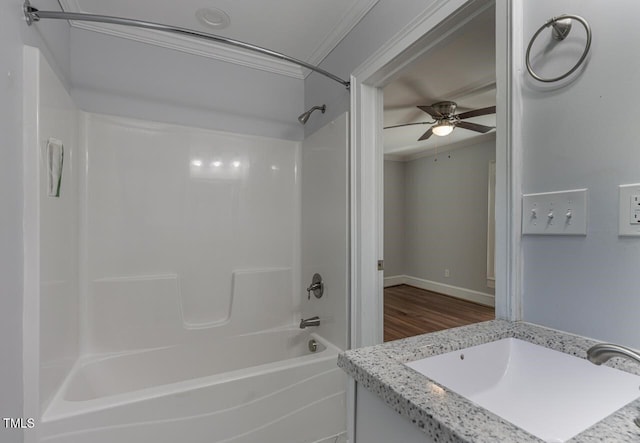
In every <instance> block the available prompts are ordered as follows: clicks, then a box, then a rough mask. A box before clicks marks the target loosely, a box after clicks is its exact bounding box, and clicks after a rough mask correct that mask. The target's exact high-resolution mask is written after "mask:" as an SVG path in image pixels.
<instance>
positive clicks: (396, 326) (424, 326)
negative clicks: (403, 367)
mask: <svg viewBox="0 0 640 443" xmlns="http://www.w3.org/2000/svg"><path fill="white" fill-rule="evenodd" d="M494 318H495V312H494V308H491V307H488V306H483V305H479V304H476V303H472V302H468V301H465V300H460V299H457V298H454V297H449V296H447V295H442V294H438V293H436V292H431V291H426V290H424V289H418V288H414V287H413V286H408V285H398V286H390V287H388V288H385V289H384V341H391V340H397V339H399V338H406V337H412V336H414V335H418V334H425V333H427V332H435V331H440V330H442V329H449V328H455V327H457V326H464V325H469V324H472V323H479V322H482V321H486V320H493V319H494Z"/></svg>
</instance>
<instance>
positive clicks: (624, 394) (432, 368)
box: [405, 338, 640, 442]
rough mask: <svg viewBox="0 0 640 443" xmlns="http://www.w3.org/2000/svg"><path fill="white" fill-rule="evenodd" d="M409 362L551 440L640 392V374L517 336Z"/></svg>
mask: <svg viewBox="0 0 640 443" xmlns="http://www.w3.org/2000/svg"><path fill="white" fill-rule="evenodd" d="M405 364H406V365H407V366H409V367H410V368H412V369H414V370H415V371H417V372H419V373H421V374H423V375H426V376H427V377H429V378H430V379H432V380H434V381H435V382H437V383H439V384H441V385H443V386H445V387H447V388H448V389H450V390H452V391H454V392H456V393H458V394H460V395H461V396H463V397H466V398H467V399H469V400H471V401H472V402H474V403H476V404H478V405H479V406H481V407H483V408H485V409H488V410H489V411H491V412H493V413H494V414H496V415H498V416H500V417H502V418H503V419H505V420H507V421H509V422H511V423H513V424H514V425H516V426H518V427H520V428H522V429H524V430H525V431H527V432H529V433H530V434H533V435H535V436H536V437H538V438H540V439H542V440H544V441H547V442H564V441H567V440H568V439H570V438H572V437H574V436H575V435H577V434H579V433H580V432H582V431H584V430H585V429H587V428H588V427H590V426H592V425H594V424H595V423H597V422H598V421H600V420H602V419H603V418H605V417H607V416H608V415H610V414H612V413H613V412H615V411H616V410H618V409H620V408H621V407H623V406H625V405H626V404H628V403H629V402H631V401H633V400H635V399H636V398H638V397H640V390H639V389H640V376H637V375H633V374H629V373H627V372H623V371H620V370H617V369H613V368H609V367H606V366H596V365H594V364H592V363H590V362H588V361H587V360H584V359H581V358H578V357H573V356H571V355H568V354H565V353H562V352H558V351H555V350H552V349H548V348H545V347H542V346H538V345H534V344H532V343H529V342H526V341H523V340H519V339H515V338H506V339H503V340H498V341H494V342H490V343H485V344H482V345H479V346H473V347H469V348H466V349H462V350H459V351H454V352H449V353H447V354H441V355H436V356H433V357H428V358H424V359H422V360H417V361H413V362H410V363H405Z"/></svg>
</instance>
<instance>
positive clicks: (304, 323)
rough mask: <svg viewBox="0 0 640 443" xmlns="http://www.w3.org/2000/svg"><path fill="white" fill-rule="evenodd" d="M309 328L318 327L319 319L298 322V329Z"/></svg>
mask: <svg viewBox="0 0 640 443" xmlns="http://www.w3.org/2000/svg"><path fill="white" fill-rule="evenodd" d="M309 326H320V317H318V316H316V317H311V318H306V319H305V318H303V319H302V320H300V329H304V328H308V327H309Z"/></svg>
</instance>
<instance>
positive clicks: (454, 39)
mask: <svg viewBox="0 0 640 443" xmlns="http://www.w3.org/2000/svg"><path fill="white" fill-rule="evenodd" d="M495 77H496V72H495V10H494V9H493V8H491V9H489V10H487V11H485V12H483V13H482V14H481V15H479V16H478V17H476V18H475V19H474V20H473V21H472V22H470V23H468V24H467V25H466V26H464V27H463V28H462V29H461V30H459V31H458V32H456V33H454V34H453V35H452V36H450V37H449V38H448V39H447V40H446V41H445V42H443V44H441V45H439V46H438V47H437V48H435V49H433V50H431V51H428V52H427V53H426V54H425V55H424V56H422V57H421V58H420V59H419V60H417V61H416V62H414V63H413V64H412V65H411V66H410V67H408V68H406V69H405V70H404V71H403V72H401V73H400V74H399V76H397V77H396V78H395V79H394V80H393V81H392V82H391V83H389V84H388V85H387V86H386V87H385V88H384V126H392V125H397V124H402V123H415V122H425V121H433V119H432V118H431V117H430V116H429V115H428V114H426V113H425V112H423V111H421V110H420V109H418V108H417V107H416V106H418V105H432V104H434V103H436V102H439V101H445V100H450V101H454V102H456V103H457V104H458V110H457V112H465V111H470V110H472V109H478V108H484V107H488V106H495V104H496V98H495V92H496V91H495ZM466 121H469V122H474V123H479V124H484V125H488V126H495V121H496V119H495V115H487V116H481V117H475V118H471V119H468V120H466ZM429 127H430V125H416V126H405V127H401V128H393V129H385V130H384V149H385V154H387V155H389V154H391V155H393V156H394V157H397V158H403V157H408V156H414V155H416V154H419V155H424V153H425V152H427V153H428V152H432V151H435V149H436V148H445V147H446V146H450V145H456V146H462V145H464V144H468V143H470V142H472V141H473V140H474V139H476V138H478V139H481V138H482V137H484V138H486V137H487V136H486V135H485V136H483V135H482V134H479V133H477V132H473V131H468V130H465V129H460V128H457V129H455V130H454V131H453V132H452V133H451V134H450V135H448V136H446V137H437V136H432V137H430V138H429V139H428V140H424V141H421V142H418V141H417V140H418V138H420V136H421V135H422V134H423V133H424V132H426V131H427V130H428V129H429ZM492 132H493V131H492Z"/></svg>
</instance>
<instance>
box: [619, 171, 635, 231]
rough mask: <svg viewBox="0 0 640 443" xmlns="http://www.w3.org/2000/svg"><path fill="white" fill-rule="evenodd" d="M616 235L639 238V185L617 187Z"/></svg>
mask: <svg viewBox="0 0 640 443" xmlns="http://www.w3.org/2000/svg"><path fill="white" fill-rule="evenodd" d="M618 195H619V202H618V211H619V213H618V235H624V236H628V237H640V220H638V217H639V216H640V183H633V184H629V185H620V186H618Z"/></svg>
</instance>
